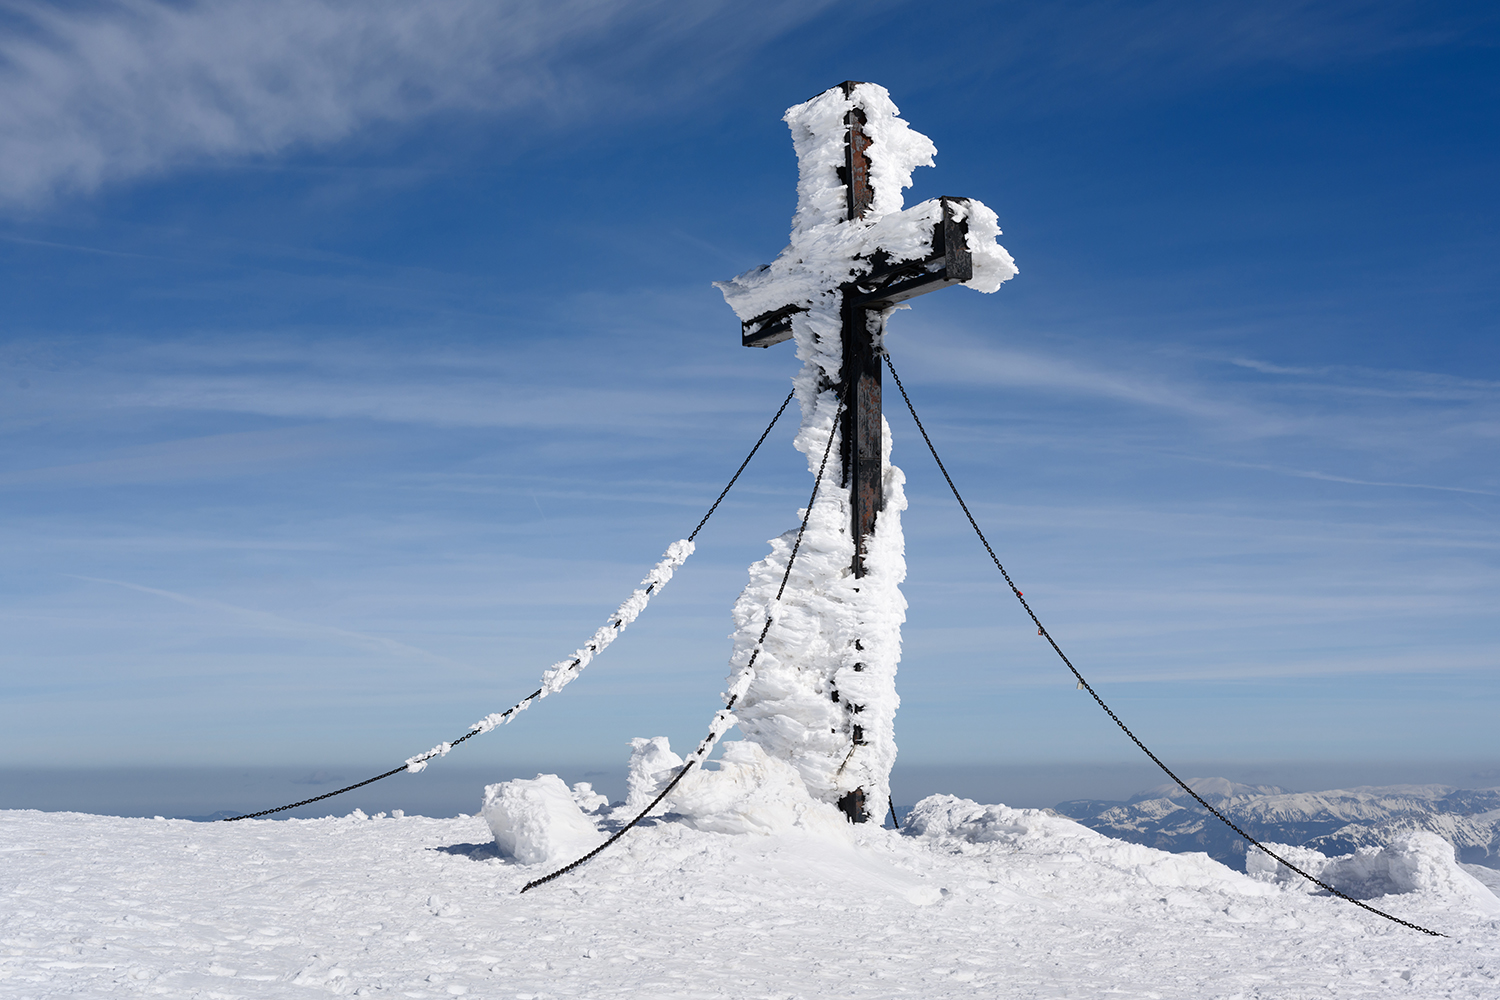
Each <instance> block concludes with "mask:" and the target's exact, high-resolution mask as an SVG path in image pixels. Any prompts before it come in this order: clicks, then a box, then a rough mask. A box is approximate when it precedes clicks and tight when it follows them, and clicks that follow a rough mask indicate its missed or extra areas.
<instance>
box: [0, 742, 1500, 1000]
mask: <svg viewBox="0 0 1500 1000" xmlns="http://www.w3.org/2000/svg"><path fill="white" fill-rule="evenodd" d="M744 746H748V747H754V744H746V745H744ZM730 749H731V750H734V747H733V746H731V748H730ZM756 749H758V748H756ZM756 749H742V750H735V751H734V752H735V753H736V755H740V754H743V756H741V757H739V758H738V759H737V760H735V761H734V762H733V763H734V764H735V766H736V767H755V766H759V762H760V761H761V759H762V758H761V756H758V755H757V753H756ZM772 767H773V768H774V765H772ZM733 773H734V772H733V770H731V771H730V774H731V775H732V774H733ZM787 773H788V772H786V771H783V772H782V774H783V775H784V776H785V775H786V774H787ZM736 781H737V779H734V778H732V777H731V778H730V779H728V784H727V785H725V786H723V787H721V788H719V789H716V790H715V791H714V792H713V795H714V796H721V795H722V797H714V798H712V801H711V802H710V803H709V805H710V806H711V808H706V809H704V810H702V811H699V812H696V813H695V815H696V816H698V817H703V816H711V815H733V814H734V812H735V809H736V808H737V807H736V805H735V803H736V802H737V801H739V800H737V799H736V798H735V796H734V794H733V793H732V786H734V785H735V783H736ZM543 784H545V785H546V786H547V789H546V791H545V793H544V795H545V798H546V801H547V802H549V803H550V805H548V806H546V807H545V808H544V809H543V810H542V811H543V812H545V813H546V814H547V815H553V813H552V812H551V810H552V809H554V808H555V809H557V810H559V811H565V810H563V805H564V799H565V798H567V799H571V800H573V801H577V798H576V793H577V790H576V789H575V790H574V791H573V792H570V791H569V790H568V789H566V788H565V787H562V786H561V782H558V783H557V784H556V785H551V783H542V784H537V783H532V788H533V789H534V790H541V789H542V787H543ZM684 784H685V783H684ZM768 784H773V782H770V781H767V780H761V779H760V778H759V777H757V780H756V781H754V782H750V783H747V784H746V785H745V786H744V787H746V788H749V787H750V786H751V785H754V786H755V787H766V786H767V785H768ZM507 785H511V786H514V785H515V783H507ZM501 787H504V786H501ZM726 788H728V789H731V790H730V791H725V789H726ZM527 794H528V795H529V794H530V793H527ZM694 794H695V796H696V795H698V794H699V793H694ZM702 794H703V796H704V797H705V798H708V795H707V793H706V792H704V793H702ZM503 797H504V793H501V794H499V795H495V796H491V798H492V799H494V800H498V799H500V798H503ZM520 797H521V798H522V799H523V800H524V799H526V798H527V795H522V796H520ZM693 799H694V796H689V800H690V801H689V803H688V808H695V807H694V806H692V805H691V804H690V803H691V801H692V800H693ZM570 804H571V803H570ZM573 809H574V810H575V813H576V814H577V815H580V816H582V815H583V813H582V812H581V811H580V810H579V809H578V807H577V806H576V805H574V806H573ZM592 820H593V822H595V823H596V824H597V825H598V826H599V827H601V828H603V827H607V826H608V825H609V823H608V821H607V820H602V819H599V818H598V817H597V816H595V817H592ZM0 845H3V851H4V853H3V855H0V858H3V861H0V894H3V905H0V997H4V998H11V997H15V998H23V997H24V998H28V1000H32V998H47V997H60V996H88V997H103V996H172V997H204V998H208V997H243V998H253V1000H260V998H275V1000H283V998H289V997H290V998H295V997H317V996H328V995H334V994H349V995H358V996H396V997H413V998H423V997H432V998H437V997H451V996H462V995H469V996H483V997H505V998H510V997H518V998H520V997H526V998H533V1000H536V998H542V997H547V998H562V997H577V998H592V1000H604V998H611V997H642V996H650V997H663V998H676V997H735V998H739V997H747V998H748V997H779V998H784V1000H790V998H801V997H821V996H838V997H868V998H894V997H921V998H924V1000H946V998H960V997H961V998H965V1000H968V998H973V997H1026V998H1062V997H1096V996H1124V997H1152V998H1156V1000H1215V998H1222V1000H1230V998H1240V1000H1250V998H1260V1000H1273V998H1275V1000H1285V998H1304V997H1329V998H1335V1000H1337V998H1355V997H1380V998H1388V997H1413V998H1433V997H1445V998H1456V1000H1493V998H1494V997H1495V996H1497V995H1500V917H1497V916H1495V915H1494V914H1493V913H1492V912H1486V911H1484V909H1483V907H1482V906H1480V905H1479V904H1478V902H1476V900H1478V899H1479V897H1477V896H1473V895H1471V894H1470V893H1471V891H1472V886H1468V887H1467V888H1466V887H1465V886H1464V884H1463V883H1462V880H1459V879H1457V878H1456V877H1455V875H1454V873H1455V871H1456V868H1455V866H1454V865H1453V862H1452V859H1451V853H1450V854H1449V855H1447V856H1446V857H1445V856H1444V855H1443V853H1442V852H1441V851H1440V850H1438V849H1437V847H1436V845H1434V844H1432V843H1430V842H1422V841H1419V842H1414V843H1412V844H1410V845H1407V846H1405V847H1396V848H1394V853H1393V855H1392V858H1393V859H1397V858H1407V859H1412V858H1415V859H1416V861H1415V864H1414V865H1408V866H1406V867H1403V864H1405V863H1404V862H1398V863H1396V864H1393V865H1388V866H1387V872H1397V871H1399V872H1406V873H1407V874H1402V875H1398V876H1396V877H1395V878H1393V879H1392V880H1391V881H1390V887H1391V888H1393V889H1394V888H1399V887H1404V886H1409V888H1404V889H1403V891H1399V892H1396V893H1394V894H1391V895H1385V896H1378V897H1375V898H1373V899H1372V900H1371V902H1372V905H1376V906H1379V907H1381V908H1382V909H1387V910H1390V911H1392V912H1394V913H1396V914H1398V915H1400V916H1402V917H1405V918H1407V919H1410V920H1413V921H1416V922H1418V923H1421V924H1424V925H1426V926H1429V927H1432V928H1434V929H1436V930H1440V931H1442V932H1444V933H1446V934H1449V935H1450V937H1449V938H1446V939H1432V938H1427V937H1425V936H1423V935H1419V934H1416V933H1414V932H1412V931H1409V930H1406V929H1404V928H1401V927H1398V926H1396V925H1393V924H1390V923H1388V922H1386V921H1382V920H1380V919H1378V918H1376V917H1373V916H1371V915H1370V914H1367V913H1364V912H1362V911H1360V910H1357V909H1356V908H1354V907H1352V906H1350V905H1349V904H1348V903H1346V902H1343V901H1341V900H1338V899H1334V898H1332V897H1329V896H1327V895H1318V894H1310V893H1307V892H1305V891H1303V890H1302V889H1301V888H1300V887H1294V886H1293V885H1291V884H1285V885H1284V884H1282V883H1281V882H1278V881H1276V880H1275V879H1274V878H1272V879H1270V880H1262V879H1260V878H1256V877H1251V876H1248V875H1245V874H1243V873H1240V872H1235V871H1231V870H1230V869H1228V868H1225V867H1223V866H1222V865H1219V864H1218V863H1216V862H1214V861H1212V860H1210V859H1209V858H1207V857H1206V856H1204V855H1174V854H1167V853H1165V852H1162V851H1157V850H1153V849H1151V848H1148V847H1142V846H1140V845H1135V844H1126V843H1122V842H1120V841H1116V840H1111V839H1109V838H1107V837H1104V836H1102V835H1100V834H1096V833H1093V832H1092V831H1089V830H1087V829H1085V828H1084V827H1082V826H1080V825H1078V824H1076V823H1074V822H1072V821H1070V820H1067V819H1064V818H1062V817H1058V816H1055V815H1051V814H1049V813H1048V812H1046V811H1039V810H1032V809H1010V808H1007V807H1005V806H999V805H981V804H979V803H975V802H970V801H968V800H964V799H958V798H954V797H952V796H935V797H933V798H930V799H927V800H925V801H924V802H922V803H920V804H919V805H918V807H917V810H916V812H915V813H914V814H913V821H912V823H911V826H910V827H909V833H902V834H898V833H895V832H894V831H888V830H882V829H879V828H877V827H875V826H874V825H873V824H864V825H861V826H853V825H849V824H845V826H844V836H843V837H842V838H835V837H830V836H824V835H821V834H820V833H819V832H817V831H816V830H812V829H808V828H807V826H806V824H804V825H802V826H797V825H796V824H794V825H793V826H792V827H791V828H790V829H786V830H785V831H784V832H777V833H761V832H744V833H736V834H723V833H713V832H706V831H705V830H703V829H695V828H694V825H693V824H691V823H689V822H686V821H679V820H677V819H668V820H665V821H658V820H648V821H647V822H646V823H645V824H643V825H642V826H641V827H640V828H638V829H636V830H635V831H632V833H631V834H630V835H629V836H628V837H626V838H624V839H623V840H622V841H621V842H620V843H619V844H618V845H617V846H616V847H615V848H613V849H611V850H610V851H607V852H605V853H604V854H602V855H600V856H599V857H598V858H596V859H595V860H594V861H592V862H590V863H589V864H588V865H587V866H585V867H584V868H581V869H579V870H578V871H576V872H574V873H570V874H569V875H567V876H565V877H564V878H562V879H560V880H558V881H556V882H553V883H549V884H548V885H546V886H543V887H540V888H538V889H535V890H533V891H531V892H528V893H526V894H525V895H520V894H519V891H518V890H519V889H520V887H521V886H522V885H524V884H525V883H526V882H527V881H529V880H530V879H532V878H535V877H536V876H537V875H538V874H541V873H542V872H544V871H546V870H548V866H547V865H544V864H543V863H541V862H538V863H535V864H522V863H520V862H519V860H518V859H517V858H506V857H502V856H501V855H500V852H499V851H498V850H497V849H496V845H495V844H494V843H492V842H491V831H490V830H489V829H488V828H487V824H486V822H485V821H484V820H483V819H480V818H478V817H467V816H461V817H457V818H453V819H426V818H422V817H412V816H407V817H401V818H388V817H385V816H383V815H381V816H376V817H374V818H370V817H367V816H365V815H364V814H363V813H358V812H356V813H355V814H353V815H350V816H346V817H343V818H338V819H335V818H331V817H330V818H328V819H321V820H287V821H279V822H278V821H272V820H248V821H243V822H239V823H216V824H197V823H190V822H187V821H181V820H163V821H151V820H140V819H121V818H116V817H104V816H86V815H80V814H77V813H39V812H29V811H28V812H21V811H11V812H0Z"/></svg>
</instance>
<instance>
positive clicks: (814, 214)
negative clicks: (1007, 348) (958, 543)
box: [718, 81, 1016, 822]
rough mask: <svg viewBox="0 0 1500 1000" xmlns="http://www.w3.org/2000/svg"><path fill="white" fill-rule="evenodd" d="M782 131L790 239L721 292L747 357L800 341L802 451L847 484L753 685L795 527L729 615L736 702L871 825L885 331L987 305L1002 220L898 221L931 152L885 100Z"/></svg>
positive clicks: (880, 682)
mask: <svg viewBox="0 0 1500 1000" xmlns="http://www.w3.org/2000/svg"><path fill="white" fill-rule="evenodd" d="M785 120H786V122H787V124H788V125H789V126H790V127H791V130H792V140H793V143H794V145H795V147H796V150H797V160H798V165H799V178H798V181H797V213H796V215H795V217H794V218H793V220H792V235H791V243H790V244H789V245H788V246H787V248H786V249H785V250H783V251H782V252H781V255H780V256H779V257H777V258H776V260H775V261H774V262H772V263H771V264H768V265H765V266H763V267H759V268H756V269H755V270H753V271H749V272H746V273H745V274H742V275H740V276H739V277H737V278H733V279H731V280H729V281H722V282H718V287H719V288H720V290H722V291H723V293H724V298H725V300H726V301H728V303H729V305H730V307H731V308H733V309H734V311H735V313H736V315H738V316H739V318H740V321H741V333H742V339H743V343H744V344H745V346H746V347H769V346H771V345H772V344H776V343H780V342H781V341H783V340H789V339H790V340H794V341H795V342H796V347H797V357H798V358H799V359H800V360H801V361H802V362H803V367H802V370H801V372H800V373H799V374H798V375H797V377H796V378H795V380H794V384H795V386H796V390H797V397H798V401H799V403H800V404H801V407H802V428H801V431H800V433H799V434H798V436H797V441H796V447H797V449H798V450H799V451H802V452H803V453H804V454H806V455H807V456H808V462H809V466H810V470H811V471H813V472H816V471H817V467H818V463H819V461H820V460H821V459H822V456H823V453H824V446H825V445H826V443H827V442H828V435H829V434H833V433H835V432H836V431H837V432H838V433H839V435H840V448H839V456H840V464H839V466H838V469H837V472H836V473H835V472H834V471H833V468H832V463H830V471H829V473H828V476H827V478H828V479H829V480H830V482H829V483H828V484H826V485H833V482H837V483H838V484H839V485H840V486H841V487H842V489H833V490H826V491H825V492H823V493H822V494H821V498H820V500H819V501H818V504H817V505H816V507H815V509H814V510H813V511H812V512H811V513H810V515H809V518H808V525H807V532H806V535H805V537H804V539H803V542H802V549H801V552H800V553H799V555H798V559H797V564H796V570H797V572H796V573H795V574H794V576H793V581H794V582H793V585H792V587H791V588H789V590H788V593H787V594H786V596H785V597H784V598H783V600H782V602H781V604H780V606H779V607H777V608H776V609H775V615H774V617H775V627H774V628H773V629H772V630H771V631H770V632H769V633H768V634H767V637H766V641H765V646H764V648H763V649H762V652H761V654H760V655H759V657H757V658H756V662H755V665H754V667H753V671H754V672H753V674H752V673H749V672H748V671H749V670H751V669H752V668H751V667H750V653H751V650H752V649H753V648H754V646H755V643H756V641H757V640H758V638H759V635H760V631H761V626H762V624H763V623H764V622H765V619H766V615H767V614H768V613H770V612H771V610H772V609H771V608H770V604H771V602H772V599H773V597H774V595H775V593H776V585H777V584H778V583H779V582H780V579H781V574H782V572H783V571H784V569H785V567H786V560H787V557H788V555H789V554H790V548H791V542H792V536H793V535H794V534H795V532H789V533H788V534H787V535H784V536H782V537H781V538H779V539H776V540H774V541H773V542H772V551H771V554H770V555H769V556H767V558H766V559H765V560H762V561H761V562H760V563H757V564H756V565H755V566H753V567H751V571H750V584H749V586H748V587H746V589H745V591H744V593H742V594H741V595H740V599H739V601H738V602H737V603H736V605H735V624H736V626H737V631H736V633H735V637H734V638H735V651H734V655H733V658H732V659H731V673H730V690H731V692H735V693H738V700H737V701H736V703H735V715H736V717H737V720H738V723H739V726H740V728H741V730H742V731H743V732H744V733H745V735H746V737H747V738H748V739H749V740H751V741H752V742H755V743H758V744H760V746H761V747H762V748H763V749H764V750H765V751H766V753H767V754H768V755H770V756H772V757H778V758H781V759H783V760H786V761H788V762H789V763H791V764H792V765H794V766H795V767H796V768H797V770H798V772H799V773H800V774H801V777H802V780H803V783H804V784H806V786H807V788H808V790H809V792H811V793H812V795H813V796H814V797H815V798H819V799H822V800H823V801H825V802H831V803H835V804H837V805H838V807H839V808H840V809H842V810H843V811H844V813H845V815H847V816H848V817H849V818H850V819H851V820H853V821H855V822H863V821H865V820H867V819H870V818H872V812H871V808H869V807H873V808H874V814H873V815H874V816H879V815H880V814H881V807H883V806H884V804H885V803H886V801H887V800H888V798H889V795H890V772H891V766H892V765H893V764H894V763H895V759H896V743H895V716H896V707H897V705H898V704H899V698H898V697H897V695H896V685H895V680H896V664H897V662H898V661H899V660H900V657H901V624H902V622H903V621H905V618H906V601H905V599H904V598H903V597H902V596H901V591H900V584H901V581H902V580H903V579H904V578H905V575H906V562H905V557H904V542H903V539H902V535H901V523H900V512H901V511H902V510H904V509H905V508H906V498H905V494H904V493H903V492H902V485H903V483H904V481H905V477H904V476H903V475H902V474H901V471H900V470H899V469H897V468H896V467H894V466H892V465H891V464H890V446H889V438H890V434H889V428H888V427H887V426H886V423H885V418H884V416H883V415H882V413H881V399H880V390H881V378H880V359H881V353H882V351H883V350H884V347H883V340H884V336H885V321H886V318H887V317H888V316H889V315H890V313H891V312H892V311H893V310H894V309H896V308H900V307H901V304H902V303H903V302H905V301H906V300H908V299H911V298H914V297H916V296H918V295H923V294H925V293H927V292H931V291H936V290H937V289H939V288H945V287H947V286H948V285H954V284H963V285H967V286H968V287H970V288H975V289H978V290H979V291H982V292H993V291H995V290H996V289H997V288H999V287H1000V285H1001V283H1002V282H1004V281H1005V280H1006V279H1008V278H1011V277H1013V276H1014V275H1015V274H1016V267H1015V263H1014V262H1013V261H1012V260H1011V258H1010V255H1009V254H1008V253H1006V252H1005V249H1004V248H1003V247H1001V246H999V244H997V243H996V242H995V238H996V237H997V236H998V235H999V234H1000V229H999V226H998V225H997V223H996V219H995V213H994V212H992V211H990V210H989V209H988V208H986V207H985V206H984V205H983V204H981V203H980V202H977V201H974V200H972V199H968V198H935V199H932V200H930V201H924V202H922V203H921V204H919V205H915V206H913V207H912V208H908V209H903V208H902V194H901V192H902V190H903V189H905V188H908V187H910V186H911V174H912V171H913V170H914V169H916V168H917V167H919V166H932V157H933V154H934V153H936V152H937V150H936V148H935V147H934V146H933V144H932V140H930V139H928V138H927V137H926V136H925V135H922V134H921V133H920V132H916V131H914V130H913V129H912V128H911V127H910V126H909V125H907V123H906V122H905V121H903V120H902V119H901V118H900V117H898V111H897V108H896V106H895V105H894V104H892V103H891V98H890V94H889V93H887V92H886V90H885V88H884V87H881V86H878V85H876V84H873V83H856V82H852V81H851V82H846V83H843V84H840V85H839V86H837V87H834V88H832V89H830V90H827V91H825V92H823V93H822V94H819V95H818V96H817V97H815V98H813V99H812V100H810V101H808V102H807V103H805V104H799V105H797V106H796V107H794V108H791V109H789V110H788V111H787V113H786V119H785ZM846 389H847V390H848V391H847V392H846ZM841 396H843V398H844V401H845V403H846V407H845V409H844V411H843V416H842V418H841V420H840V421H839V423H840V426H839V427H837V428H835V427H834V415H835V413H836V412H838V409H839V400H840V397H841ZM877 515H883V516H882V517H880V518H878V519H877ZM867 804H868V806H869V807H867Z"/></svg>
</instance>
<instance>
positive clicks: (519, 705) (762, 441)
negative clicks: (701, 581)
mask: <svg viewBox="0 0 1500 1000" xmlns="http://www.w3.org/2000/svg"><path fill="white" fill-rule="evenodd" d="M795 395H796V391H795V390H793V391H792V392H789V393H787V396H786V399H784V400H782V401H781V406H780V407H778V408H777V410H776V415H775V416H774V417H772V418H771V422H770V423H769V424H767V425H766V429H765V430H763V431H761V434H760V437H759V438H758V439H757V440H756V442H755V446H754V447H753V448H751V449H750V454H748V455H746V456H745V460H744V461H743V462H741V463H740V467H739V468H738V469H736V470H735V471H734V475H733V476H731V477H729V484H728V485H727V486H725V487H724V489H723V490H721V491H720V492H719V496H718V499H716V500H715V501H714V502H713V506H711V507H709V508H708V513H707V514H704V515H703V520H701V521H699V522H698V526H697V527H696V528H694V529H693V533H692V534H691V535H689V536H688V539H687V540H688V541H690V542H691V541H692V540H693V539H695V538H697V537H698V532H700V531H702V530H703V526H704V525H705V524H707V523H708V519H709V518H711V517H713V516H714V511H716V510H718V509H719V504H721V503H723V502H724V498H725V497H726V496H728V495H729V491H730V489H731V488H733V486H734V484H735V483H737V482H739V478H740V473H742V472H744V471H745V467H746V466H748V465H749V464H750V460H751V459H752V458H754V457H755V453H756V452H758V451H760V446H761V445H763V444H765V442H766V438H767V437H768V436H769V435H770V433H771V429H772V428H773V427H775V426H776V423H777V421H779V420H780V419H781V415H782V414H783V413H785V412H786V408H787V405H788V404H789V403H791V401H792V397H793V396H795ZM653 586H655V585H654V584H653ZM647 592H648V593H649V590H648V591H647ZM615 624H616V625H618V624H619V622H616V623H615ZM541 696H542V690H541V688H538V689H537V690H535V691H533V692H532V693H531V694H529V695H527V696H526V697H525V698H522V699H521V700H520V701H518V702H516V704H514V705H512V706H511V707H510V708H508V709H506V710H505V711H504V712H502V713H500V718H501V719H505V718H508V717H510V716H511V715H513V714H515V713H516V712H518V711H520V709H521V708H522V707H523V706H525V705H529V704H530V703H531V702H533V701H535V700H536V699H538V698H540V697H541ZM485 731H488V730H485ZM480 732H481V730H479V729H470V730H469V731H468V732H466V733H464V734H463V735H462V736H460V737H459V738H458V739H456V740H454V741H453V742H452V743H450V744H448V748H449V749H450V750H451V749H452V748H453V747H456V746H458V745H459V744H460V743H462V742H464V740H467V739H470V738H471V737H474V736H478V735H479V733H480ZM405 770H407V765H406V764H402V765H401V766H400V767H393V768H391V769H390V770H389V771H387V772H385V773H384V774H377V775H375V777H373V778H366V779H365V780H364V781H359V782H356V783H354V784H352V785H348V786H346V787H344V788H340V789H339V790H338V791H334V792H325V793H323V794H322V795H317V796H314V797H313V798H310V799H303V800H302V801H301V802H290V803H288V804H286V805H284V806H277V807H276V808H275V809H262V810H261V811H260V812H253V813H246V814H245V815H244V816H227V817H225V818H224V819H223V820H222V821H221V822H224V823H235V822H238V821H239V820H242V819H257V818H259V817H261V816H270V815H271V814H272V813H279V812H286V811H287V810H288V809H296V808H297V807H298V806H306V805H311V804H312V803H314V802H321V801H323V800H324V799H331V798H333V797H334V796H335V795H343V794H344V793H345V792H352V791H354V790H355V789H356V788H363V787H364V786H366V785H369V784H372V783H374V782H376V781H380V780H382V779H384V778H389V777H390V776H391V775H393V774H399V773H400V772H402V771H405Z"/></svg>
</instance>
